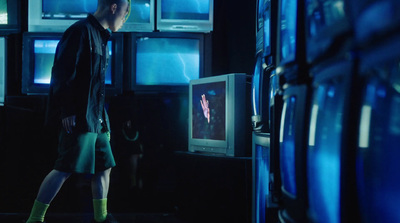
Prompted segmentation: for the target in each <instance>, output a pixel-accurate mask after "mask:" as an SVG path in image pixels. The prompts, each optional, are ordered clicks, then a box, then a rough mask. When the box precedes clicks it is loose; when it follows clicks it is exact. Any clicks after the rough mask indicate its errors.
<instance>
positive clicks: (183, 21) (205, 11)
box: [156, 0, 214, 33]
mask: <svg viewBox="0 0 400 223" xmlns="http://www.w3.org/2000/svg"><path fill="white" fill-rule="evenodd" d="M213 23H214V0H203V1H197V0H157V21H156V28H157V30H159V31H167V32H168V31H169V32H202V33H209V32H211V31H213Z"/></svg>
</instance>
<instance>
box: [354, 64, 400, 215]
mask: <svg viewBox="0 0 400 223" xmlns="http://www.w3.org/2000/svg"><path fill="white" fill-rule="evenodd" d="M385 71H386V72H388V71H389V72H388V73H386V72H385ZM379 72H380V73H379V75H382V74H383V73H386V74H388V76H389V75H393V77H395V78H394V79H393V78H392V80H390V81H384V80H382V79H378V78H371V79H370V80H369V81H368V83H367V84H366V87H365V89H364V96H363V103H362V109H361V116H360V136H359V146H358V147H359V148H358V156H357V187H358V189H357V192H358V195H359V196H358V197H359V203H360V209H361V213H362V220H363V222H367V223H372V222H383V223H389V222H400V213H399V211H398V204H399V200H400V187H399V185H400V171H399V159H398V158H399V157H400V150H399V145H400V116H399V114H400V91H399V89H398V86H399V84H400V78H399V77H400V69H399V66H398V63H397V65H395V66H393V69H388V70H385V69H379ZM381 72H382V73H381ZM390 73H391V74H390ZM377 76H378V75H377Z"/></svg>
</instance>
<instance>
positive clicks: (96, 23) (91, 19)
mask: <svg viewBox="0 0 400 223" xmlns="http://www.w3.org/2000/svg"><path fill="white" fill-rule="evenodd" d="M87 18H88V20H89V22H90V23H92V25H93V26H94V27H95V28H96V29H98V30H99V31H100V33H101V35H102V36H103V38H105V40H108V39H109V38H110V37H111V31H110V30H109V29H104V27H103V26H102V25H101V24H100V23H99V21H98V20H97V19H96V17H94V15H92V14H88V17H87Z"/></svg>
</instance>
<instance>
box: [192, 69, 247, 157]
mask: <svg viewBox="0 0 400 223" xmlns="http://www.w3.org/2000/svg"><path fill="white" fill-rule="evenodd" d="M246 79H247V77H246V74H244V73H232V74H225V75H217V76H212V77H205V78H200V79H196V80H191V81H190V84H189V140H188V141H189V145H188V150H189V152H197V153H204V154H211V155H222V156H229V157H243V156H249V154H250V151H248V150H250V143H249V142H250V141H251V140H250V137H251V127H250V123H249V121H248V120H247V119H250V115H249V114H248V111H247V106H246V97H247V93H246V81H247V80H246ZM248 134H249V135H250V137H247V135H248Z"/></svg>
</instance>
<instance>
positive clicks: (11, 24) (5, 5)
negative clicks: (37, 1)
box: [0, 0, 21, 34]
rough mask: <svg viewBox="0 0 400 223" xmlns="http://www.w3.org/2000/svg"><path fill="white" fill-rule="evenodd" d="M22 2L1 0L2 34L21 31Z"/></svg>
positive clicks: (0, 29) (0, 32) (0, 27)
mask: <svg viewBox="0 0 400 223" xmlns="http://www.w3.org/2000/svg"><path fill="white" fill-rule="evenodd" d="M20 4H21V3H20V1H15V0H0V34H8V33H14V32H19V31H20V27H21V24H20V13H21V5H20Z"/></svg>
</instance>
